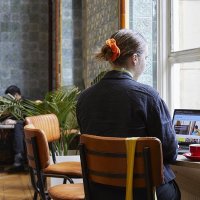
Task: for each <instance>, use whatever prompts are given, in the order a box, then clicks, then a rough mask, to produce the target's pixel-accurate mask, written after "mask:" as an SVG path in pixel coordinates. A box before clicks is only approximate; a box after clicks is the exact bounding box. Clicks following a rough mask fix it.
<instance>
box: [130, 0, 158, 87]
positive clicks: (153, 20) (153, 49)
mask: <svg viewBox="0 0 200 200" xmlns="http://www.w3.org/2000/svg"><path fill="white" fill-rule="evenodd" d="M128 4H129V6H128V8H129V10H128V13H129V14H128V15H129V19H128V27H129V29H132V30H134V31H138V32H140V33H141V34H142V35H143V36H144V37H145V38H146V39H147V43H148V51H149V56H148V58H147V66H146V68H145V71H144V73H143V75H142V76H141V77H140V79H139V82H142V83H145V84H148V85H151V86H153V87H154V88H157V1H156V0H129V1H128Z"/></svg>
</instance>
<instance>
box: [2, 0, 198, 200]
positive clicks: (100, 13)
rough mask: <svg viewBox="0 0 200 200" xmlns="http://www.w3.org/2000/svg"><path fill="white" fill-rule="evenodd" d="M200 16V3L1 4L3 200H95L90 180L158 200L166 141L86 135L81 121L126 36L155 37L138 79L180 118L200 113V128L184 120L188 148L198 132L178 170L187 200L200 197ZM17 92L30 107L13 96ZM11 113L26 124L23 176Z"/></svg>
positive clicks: (70, 0) (64, 0)
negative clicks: (119, 38) (113, 49)
mask: <svg viewBox="0 0 200 200" xmlns="http://www.w3.org/2000/svg"><path fill="white" fill-rule="evenodd" d="M199 10H200V1H198V0H42V1H41V0H34V1H33V0H6V1H0V86H1V87H0V200H31V199H33V200H36V199H42V200H47V199H55V200H72V199H73V200H76V199H77V200H81V199H86V200H95V199H96V198H95V199H93V198H92V197H91V193H92V192H91V188H90V183H89V182H90V181H93V182H95V183H97V184H103V185H109V186H113V187H122V188H125V194H126V198H125V199H126V200H132V199H134V198H133V196H132V193H133V191H134V189H135V188H144V189H145V191H146V193H147V199H151V200H154V199H157V197H156V190H155V188H156V187H158V186H159V185H161V184H163V165H164V164H165V163H164V162H163V155H162V143H161V141H160V140H159V139H157V138H146V137H144V138H142V137H141V138H140V139H137V141H136V140H135V139H133V140H130V143H129V142H127V141H129V140H125V138H110V137H108V138H105V137H95V136H92V135H87V134H82V135H81V134H80V129H79V126H78V123H77V120H76V102H77V98H78V97H79V95H80V94H81V92H82V91H84V90H85V89H87V88H90V87H92V86H94V85H95V84H98V82H99V81H100V80H101V79H102V78H103V77H104V75H105V74H106V73H107V72H108V71H110V70H111V69H112V68H111V65H110V63H109V62H99V61H98V60H97V59H95V54H96V52H98V51H99V49H101V47H102V46H103V45H104V44H105V41H106V40H107V39H109V38H110V36H111V35H112V34H113V33H114V32H116V31H118V30H120V29H130V30H133V31H137V32H140V33H141V34H142V35H143V36H144V38H145V39H146V41H147V44H148V57H147V59H146V66H145V69H144V72H143V74H142V75H141V76H140V77H139V79H138V80H137V81H138V82H139V83H142V84H146V85H148V86H150V87H152V88H154V89H155V90H157V91H158V93H159V95H160V97H161V98H162V99H163V100H164V102H165V104H166V106H167V108H168V109H169V113H170V115H171V119H173V115H174V110H178V114H179V116H180V113H179V111H181V109H183V112H184V113H185V112H189V113H190V111H192V112H193V113H194V115H192V117H197V115H198V114H199V122H198V118H195V121H190V120H188V119H184V120H183V119H182V120H177V119H176V118H175V121H176V122H174V124H173V126H174V128H175V131H176V132H175V133H176V134H178V138H179V140H178V142H183V143H184V142H187V141H188V140H189V139H188V138H189V136H188V135H193V133H194V132H195V134H196V135H195V136H194V135H193V137H192V139H190V143H189V144H188V149H187V152H185V153H184V154H178V155H177V158H176V161H174V162H172V163H170V167H171V169H172V170H173V172H174V174H175V176H176V178H175V181H176V183H177V185H178V187H179V189H180V193H181V199H182V200H200V190H199V188H200V130H199V129H198V123H199V125H200V101H199V98H200V95H199V94H198V92H197V91H199V83H198V82H199V77H200V67H199V66H200V37H199V33H200V26H199V22H198V19H199V18H200V12H199ZM11 85H15V86H17V87H18V88H20V91H21V96H22V98H23V99H25V101H16V100H15V99H12V98H11V97H10V96H7V95H6V94H5V90H6V88H8V86H11ZM5 116H6V117H8V118H13V117H14V118H15V119H17V120H21V121H23V123H24V128H23V131H24V145H25V154H26V167H25V168H24V170H22V171H14V172H10V171H9V168H10V167H11V166H12V163H13V162H14V159H15V158H14V153H13V130H14V129H15V124H5V123H4V120H5ZM193 119H194V118H192V120H193ZM181 123H182V124H181ZM182 128H187V130H186V129H185V130H184V131H185V132H184V133H183V132H182V134H183V136H182V135H181V132H180V130H182ZM189 129H190V130H189ZM177 130H178V131H179V132H177ZM198 131H199V132H198ZM186 132H188V133H186ZM180 135H181V136H180ZM185 135H187V136H185ZM129 145H130V146H129ZM131 145H132V146H131ZM116 146H117V147H118V148H116ZM127 146H129V147H127ZM127 149H129V150H127ZM196 149H197V150H196ZM169 151H170V150H169ZM193 151H195V152H194V153H193ZM130 154H131V155H133V154H134V155H135V156H130ZM152 154H154V155H152ZM132 188H133V189H132ZM97 199H98V198H97ZM104 199H108V198H104ZM110 199H113V198H112V197H111V198H110ZM136 199H137V198H136ZM140 199H141V198H140ZM102 200H103V199H102ZM141 200H143V199H141ZM144 200H146V199H144ZM158 200H159V198H158ZM160 200H162V199H161V198H160ZM169 200H170V199H169ZM171 200H173V199H171Z"/></svg>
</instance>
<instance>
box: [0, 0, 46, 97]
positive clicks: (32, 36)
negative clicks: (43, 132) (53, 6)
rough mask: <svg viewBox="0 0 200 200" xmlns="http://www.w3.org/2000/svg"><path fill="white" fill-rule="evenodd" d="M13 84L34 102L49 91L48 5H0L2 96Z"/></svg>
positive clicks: (22, 1) (19, 1)
mask: <svg viewBox="0 0 200 200" xmlns="http://www.w3.org/2000/svg"><path fill="white" fill-rule="evenodd" d="M11 84H16V85H17V86H19V87H20V88H21V90H22V93H23V95H24V96H25V97H27V98H31V99H39V98H43V96H44V94H45V93H46V92H47V91H48V1H41V0H34V1H33V0H1V1H0V95H2V94H3V93H4V90H5V89H6V87H7V86H9V85H11Z"/></svg>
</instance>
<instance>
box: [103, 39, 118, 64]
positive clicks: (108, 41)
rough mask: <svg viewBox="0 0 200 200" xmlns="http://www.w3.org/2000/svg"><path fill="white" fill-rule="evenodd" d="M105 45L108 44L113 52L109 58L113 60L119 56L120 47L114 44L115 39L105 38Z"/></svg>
mask: <svg viewBox="0 0 200 200" xmlns="http://www.w3.org/2000/svg"><path fill="white" fill-rule="evenodd" d="M106 45H108V46H109V47H110V48H111V50H112V52H113V55H112V57H111V58H110V60H111V61H112V62H114V61H115V60H116V59H117V58H118V57H119V56H120V49H119V47H118V46H117V44H116V40H115V39H114V38H111V39H108V40H106Z"/></svg>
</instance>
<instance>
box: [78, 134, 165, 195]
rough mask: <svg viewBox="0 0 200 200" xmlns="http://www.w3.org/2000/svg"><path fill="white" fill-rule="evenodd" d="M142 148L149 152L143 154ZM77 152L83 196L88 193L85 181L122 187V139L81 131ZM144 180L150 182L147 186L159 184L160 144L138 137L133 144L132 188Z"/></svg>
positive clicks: (124, 164) (144, 183) (124, 161)
mask: <svg viewBox="0 0 200 200" xmlns="http://www.w3.org/2000/svg"><path fill="white" fill-rule="evenodd" d="M146 150H148V153H149V156H147V157H146V156H145V155H146V153H145V152H146ZM80 155H81V165H82V171H83V180H84V187H85V193H86V196H87V194H88V193H90V192H89V184H88V180H90V181H92V182H95V183H100V184H104V185H111V186H120V187H126V173H127V159H126V158H127V153H126V138H115V137H101V136H94V135H88V134H83V135H81V137H80ZM144 158H145V159H144ZM148 159H149V160H148ZM145 160H147V161H148V162H146V161H145ZM147 164H148V166H147ZM148 176H150V177H148ZM148 181H151V184H150V185H151V187H153V186H158V185H160V184H162V183H163V159H162V147H161V142H160V140H159V139H157V138H152V137H141V138H139V139H138V140H137V143H136V147H135V158H134V175H133V188H146V187H147V182H148ZM148 184H149V183H148ZM85 185H86V186H85ZM151 191H152V190H151Z"/></svg>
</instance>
